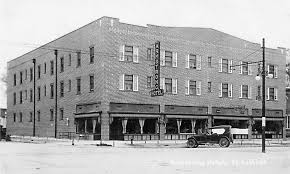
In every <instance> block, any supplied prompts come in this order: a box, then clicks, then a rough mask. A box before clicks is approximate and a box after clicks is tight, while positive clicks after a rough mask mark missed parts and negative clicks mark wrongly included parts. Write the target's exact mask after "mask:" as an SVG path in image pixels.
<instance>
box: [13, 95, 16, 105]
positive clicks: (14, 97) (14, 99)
mask: <svg viewBox="0 0 290 174" xmlns="http://www.w3.org/2000/svg"><path fill="white" fill-rule="evenodd" d="M13 105H16V93H15V92H14V93H13Z"/></svg>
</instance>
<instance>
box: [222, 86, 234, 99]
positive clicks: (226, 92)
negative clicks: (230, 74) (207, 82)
mask: <svg viewBox="0 0 290 174" xmlns="http://www.w3.org/2000/svg"><path fill="white" fill-rule="evenodd" d="M220 88H221V89H220V95H219V96H220V97H223V98H227V97H232V90H233V85H232V84H228V83H221V86H220Z"/></svg>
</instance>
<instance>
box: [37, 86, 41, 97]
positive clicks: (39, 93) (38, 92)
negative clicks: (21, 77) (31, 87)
mask: <svg viewBox="0 0 290 174" xmlns="http://www.w3.org/2000/svg"><path fill="white" fill-rule="evenodd" d="M40 96H41V92H40V86H38V87H37V101H40Z"/></svg>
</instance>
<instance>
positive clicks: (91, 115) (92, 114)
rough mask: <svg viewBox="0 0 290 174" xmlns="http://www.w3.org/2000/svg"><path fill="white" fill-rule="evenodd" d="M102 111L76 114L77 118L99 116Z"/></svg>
mask: <svg viewBox="0 0 290 174" xmlns="http://www.w3.org/2000/svg"><path fill="white" fill-rule="evenodd" d="M99 116H100V113H90V114H75V118H88V117H99Z"/></svg>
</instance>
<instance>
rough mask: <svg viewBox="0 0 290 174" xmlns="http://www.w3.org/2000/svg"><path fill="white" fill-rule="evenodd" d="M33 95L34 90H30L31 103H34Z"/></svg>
mask: <svg viewBox="0 0 290 174" xmlns="http://www.w3.org/2000/svg"><path fill="white" fill-rule="evenodd" d="M32 95H33V92H32V89H30V102H33V97H32Z"/></svg>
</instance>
